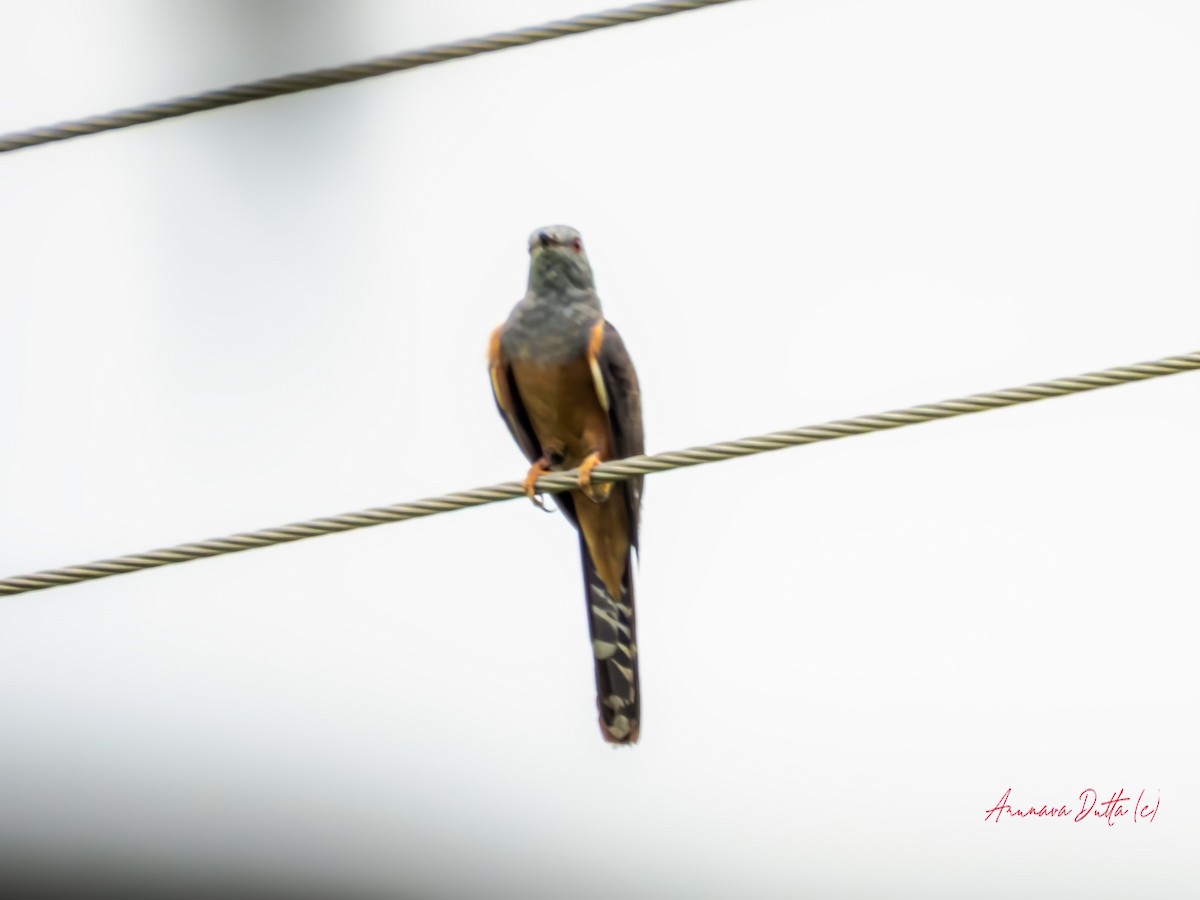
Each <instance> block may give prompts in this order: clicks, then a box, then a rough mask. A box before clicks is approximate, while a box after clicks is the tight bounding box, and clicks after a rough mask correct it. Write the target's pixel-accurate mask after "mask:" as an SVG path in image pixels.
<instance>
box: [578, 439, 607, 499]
mask: <svg viewBox="0 0 1200 900" xmlns="http://www.w3.org/2000/svg"><path fill="white" fill-rule="evenodd" d="M601 462H602V460H601V459H600V454H599V453H597V452H596V451H594V450H593V451H592V452H591V453H589V454H588V455H587V457H586V458H585V459H584V461H583V462H581V463H580V464H579V489H580V490H581V491H583V494H584V496H585V497H587V498H588V499H589V500H591V501H592V502H593V503H603V502H604V501H605V500H607V499H608V498H609V495H610V494H612V482H611V481H607V482H605V483H603V484H593V483H592V469H594V468H596V466H598V465H600V463H601Z"/></svg>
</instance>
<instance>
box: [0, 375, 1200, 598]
mask: <svg viewBox="0 0 1200 900" xmlns="http://www.w3.org/2000/svg"><path fill="white" fill-rule="evenodd" d="M1192 369H1200V351H1198V352H1196V353H1188V354H1185V355H1183V356H1171V357H1167V358H1165V359H1158V360H1155V361H1153V362H1145V363H1138V364H1136V365H1132V366H1121V367H1119V368H1115V369H1105V370H1104V371H1102V372H1091V373H1089V374H1086V375H1076V376H1074V377H1072V378H1060V379H1058V380H1056V381H1043V382H1038V383H1036V384H1027V385H1024V386H1023V387H1016V388H1008V389H1007V390H1002V391H993V392H992V393H988V394H973V395H972V396H970V397H963V398H960V399H957V400H943V401H942V402H941V403H929V404H926V405H923V406H912V407H909V408H908V409H899V410H893V411H892V412H884V413H877V414H875V415H870V416H859V417H858V418H855V419H840V420H838V421H835V422H826V423H824V424H822V425H808V426H804V427H801V428H793V429H791V430H789V431H776V432H774V433H772V434H764V435H759V436H757V437H750V438H744V439H742V440H739V441H727V442H725V443H720V444H711V445H709V446H707V447H693V448H692V449H690V450H676V451H674V452H671V453H654V454H650V455H647V456H632V457H629V458H627V459H622V460H616V461H613V462H606V463H602V464H601V465H599V466H597V467H596V468H595V469H594V470H593V478H594V479H595V480H596V481H597V482H616V481H624V480H625V479H626V478H629V477H631V476H634V475H652V474H654V473H655V472H666V471H668V470H670V469H679V468H683V467H685V466H699V465H704V464H705V463H711V462H718V461H720V460H723V459H733V458H735V457H739V456H752V455H754V454H756V453H767V452H768V451H771V450H782V449H783V448H785V447H798V446H802V445H804V444H816V443H820V442H821V441H833V440H837V439H838V438H845V437H852V436H853V435H857V434H869V433H870V432H873V431H885V430H887V429H891V428H902V427H904V426H905V425H917V424H920V423H921V422H931V421H933V420H935V419H951V418H954V417H955V416H964V415H967V414H968V413H977V412H986V411H987V410H990V409H999V408H1000V407H1004V406H1017V405H1019V404H1021V403H1033V402H1034V401H1036V400H1045V399H1048V398H1050V397H1062V396H1065V395H1067V394H1078V393H1082V392H1084V391H1094V390H1096V389H1098V388H1105V387H1113V386H1114V385H1119V384H1127V383H1129V382H1131V381H1145V380H1146V379H1149V378H1160V377H1162V376H1164V375H1175V374H1178V373H1179V372H1186V371H1189V370H1192ZM578 486H579V478H578V473H577V472H576V471H571V472H561V473H554V474H551V475H546V476H544V477H542V478H540V479H538V482H537V487H538V490H539V491H541V492H544V493H548V494H553V493H558V492H560V491H566V490H571V489H572V488H575V487H578ZM522 496H524V491H523V489H522V487H521V484H520V482H516V481H509V482H505V483H504V484H497V485H493V486H491V487H482V488H476V489H474V490H470V491H461V492H459V493H456V494H445V495H443V496H441V497H431V498H429V499H426V500H414V501H412V502H411V503H397V504H395V505H393V506H380V507H376V508H374V509H365V510H362V511H360V512H352V513H344V514H342V515H340V516H330V517H328V518H324V519H313V520H311V521H308V522H297V523H295V524H292V525H282V526H280V527H278V528H267V529H264V530H262V531H250V532H246V533H244V534H234V535H230V536H229V537H223V538H215V539H213V540H208V541H199V542H197V543H194V544H180V545H179V546H176V547H168V548H166V549H162V550H151V551H149V552H147V553H139V554H135V555H132V556H121V557H117V558H115V559H105V560H100V561H98V562H93V563H87V564H85V565H79V566H68V567H67V568H64V569H49V570H47V571H44V572H34V573H32V574H30V575H18V576H15V577H13V578H6V579H4V580H2V581H0V595H4V594H22V593H26V592H28V591H40V590H45V589H46V588H52V587H58V586H60V585H64V584H74V583H76V582H79V581H92V580H95V579H97V578H107V577H109V576H110V575H123V574H125V573H126V572H136V571H139V570H141V569H153V568H157V567H158V566H167V565H172V564H174V563H181V562H189V561H191V560H194V559H204V558H206V557H210V556H222V555H224V554H226V553H238V552H240V551H242V550H253V549H255V548H257V547H269V546H271V545H272V544H285V543H288V542H290V541H299V540H303V539H304V538H310V537H319V536H321V535H325V534H334V533H336V532H340V531H352V530H354V529H356V528H369V527H370V526H372V525H383V524H385V523H387V522H403V521H406V520H408V519H417V518H421V517H422V516H432V515H436V514H438V513H444V512H451V511H453V510H456V509H466V508H468V507H472V506H482V505H484V504H485V503H498V502H500V501H502V500H513V499H516V498H517V497H522Z"/></svg>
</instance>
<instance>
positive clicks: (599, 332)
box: [587, 319, 610, 412]
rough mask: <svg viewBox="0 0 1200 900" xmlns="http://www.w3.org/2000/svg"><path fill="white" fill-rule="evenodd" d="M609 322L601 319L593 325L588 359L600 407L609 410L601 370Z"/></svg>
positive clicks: (606, 390) (589, 338) (589, 340)
mask: <svg viewBox="0 0 1200 900" xmlns="http://www.w3.org/2000/svg"><path fill="white" fill-rule="evenodd" d="M607 324H608V323H607V322H605V321H604V320H603V319H601V320H600V321H599V322H597V323H596V324H595V325H594V326H593V327H592V333H591V335H590V336H589V337H588V349H587V361H588V368H589V369H591V371H592V383H593V384H595V386H596V397H597V398H598V399H599V400H600V408H601V409H603V410H604V411H605V412H608V408H609V405H610V404H609V398H608V388H607V387H606V386H605V384H604V373H603V372H602V371H601V370H600V348H601V347H603V346H604V329H605V326H606V325H607Z"/></svg>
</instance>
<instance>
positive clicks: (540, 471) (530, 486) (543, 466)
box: [521, 456, 550, 512]
mask: <svg viewBox="0 0 1200 900" xmlns="http://www.w3.org/2000/svg"><path fill="white" fill-rule="evenodd" d="M549 471H550V460H548V459H546V457H544V456H543V457H542V458H541V459H539V460H538V461H537V462H535V463H534V464H533V465H532V466H531V467H530V468H529V474H528V475H526V476H525V481H524V482H522V484H521V486H522V487H523V488H525V496H526V497H528V498H529V499H530V500H532V501H533V505H534V506H536V507H537V508H538V509H540V510H542V511H543V512H550V510H549V509H547V508H546V500H545V498H544V497H543V496H542V495H541V494H539V493H538V492H537V480H538V479H539V478H541V477H542V476H543V475H545V474H546V473H548V472H549Z"/></svg>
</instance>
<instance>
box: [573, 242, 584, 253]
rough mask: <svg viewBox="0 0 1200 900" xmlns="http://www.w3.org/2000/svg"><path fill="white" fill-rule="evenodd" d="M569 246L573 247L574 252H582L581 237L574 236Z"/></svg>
mask: <svg viewBox="0 0 1200 900" xmlns="http://www.w3.org/2000/svg"><path fill="white" fill-rule="evenodd" d="M571 246H572V247H573V248H574V249H575V252H576V253H582V252H583V240H582V239H581V238H575V240H573V241H571Z"/></svg>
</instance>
